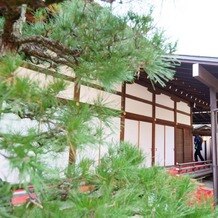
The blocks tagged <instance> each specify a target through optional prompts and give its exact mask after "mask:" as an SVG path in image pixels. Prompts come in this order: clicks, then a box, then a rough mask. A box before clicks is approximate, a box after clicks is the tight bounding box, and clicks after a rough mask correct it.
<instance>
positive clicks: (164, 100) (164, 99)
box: [156, 94, 174, 108]
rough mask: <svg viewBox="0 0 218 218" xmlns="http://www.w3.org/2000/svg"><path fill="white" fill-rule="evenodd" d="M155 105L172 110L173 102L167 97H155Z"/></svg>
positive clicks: (161, 95)
mask: <svg viewBox="0 0 218 218" xmlns="http://www.w3.org/2000/svg"><path fill="white" fill-rule="evenodd" d="M156 103H157V104H161V105H164V106H167V107H170V108H174V101H173V100H172V99H171V98H170V97H169V96H167V95H164V94H160V95H156Z"/></svg>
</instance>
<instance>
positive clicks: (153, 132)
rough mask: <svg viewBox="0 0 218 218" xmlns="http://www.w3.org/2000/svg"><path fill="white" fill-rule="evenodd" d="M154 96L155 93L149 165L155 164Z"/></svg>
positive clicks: (153, 107) (153, 105)
mask: <svg viewBox="0 0 218 218" xmlns="http://www.w3.org/2000/svg"><path fill="white" fill-rule="evenodd" d="M155 101H156V96H155V93H153V94H152V117H153V122H152V133H151V134H152V148H151V165H154V164H155V123H156V122H155V121H156V109H155Z"/></svg>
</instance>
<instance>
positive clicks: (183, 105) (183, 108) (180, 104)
mask: <svg viewBox="0 0 218 218" xmlns="http://www.w3.org/2000/svg"><path fill="white" fill-rule="evenodd" d="M176 108H177V110H180V111H183V112H186V113H191V110H190V107H189V106H188V104H187V103H185V102H182V101H180V102H177V104H176Z"/></svg>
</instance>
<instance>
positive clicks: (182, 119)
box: [177, 113, 191, 125]
mask: <svg viewBox="0 0 218 218" xmlns="http://www.w3.org/2000/svg"><path fill="white" fill-rule="evenodd" d="M177 123H181V124H186V125H191V117H190V116H188V115H185V114H181V113H177Z"/></svg>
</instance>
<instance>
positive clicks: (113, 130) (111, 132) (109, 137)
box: [100, 117, 120, 157]
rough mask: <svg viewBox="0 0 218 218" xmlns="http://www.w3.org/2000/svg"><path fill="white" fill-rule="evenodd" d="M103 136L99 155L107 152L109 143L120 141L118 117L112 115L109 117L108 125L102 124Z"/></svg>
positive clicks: (113, 143)
mask: <svg viewBox="0 0 218 218" xmlns="http://www.w3.org/2000/svg"><path fill="white" fill-rule="evenodd" d="M103 130H104V136H103V139H102V141H103V143H101V144H100V156H101V157H102V156H103V155H105V154H106V153H107V152H108V148H109V146H111V145H117V144H119V142H120V118H119V117H114V118H111V119H110V122H109V125H108V126H106V125H104V126H103Z"/></svg>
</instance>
